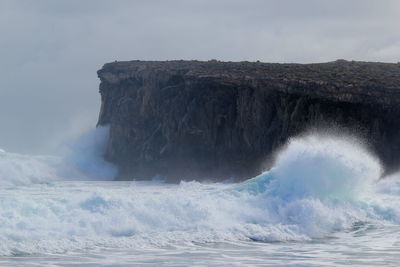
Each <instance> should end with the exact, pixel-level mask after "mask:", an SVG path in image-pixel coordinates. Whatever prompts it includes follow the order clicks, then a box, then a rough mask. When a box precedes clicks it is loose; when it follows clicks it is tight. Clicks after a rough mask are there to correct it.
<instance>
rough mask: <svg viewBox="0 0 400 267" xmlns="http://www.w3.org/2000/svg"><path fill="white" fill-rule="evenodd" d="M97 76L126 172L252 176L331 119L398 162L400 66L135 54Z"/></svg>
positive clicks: (114, 155) (116, 155) (392, 165)
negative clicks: (293, 142)
mask: <svg viewBox="0 0 400 267" xmlns="http://www.w3.org/2000/svg"><path fill="white" fill-rule="evenodd" d="M98 76H99V78H100V80H101V83H100V93H101V100H102V104H101V111H100V116H99V121H98V124H99V125H110V138H109V143H108V147H107V152H106V155H105V157H106V159H107V160H109V161H111V162H113V163H115V164H116V165H117V166H118V167H119V175H118V179H121V180H131V179H151V178H152V177H154V176H156V175H160V176H163V177H165V178H166V179H167V180H168V181H171V182H175V181H179V180H192V179H198V180H201V179H213V180H223V179H227V178H230V177H234V178H236V179H245V178H250V177H252V176H254V175H257V174H259V173H260V172H261V171H262V170H264V169H265V168H267V167H268V163H269V162H271V160H272V158H273V153H274V152H275V151H276V150H277V149H278V148H280V147H281V146H282V145H283V144H285V142H287V140H288V138H290V137H293V136H296V135H299V134H301V133H302V132H304V131H306V130H308V129H310V128H324V127H325V128H326V127H328V128H329V127H332V126H333V127H338V128H340V129H345V130H346V131H349V132H350V133H355V134H357V135H361V136H363V137H364V138H365V139H366V140H367V141H368V144H369V146H370V149H371V150H372V151H373V152H374V153H375V154H376V155H378V156H379V158H380V159H381V161H382V164H383V166H384V168H385V170H386V172H387V173H390V172H392V171H394V170H396V169H397V167H399V166H400V64H390V63H371V62H354V61H351V62H349V61H344V60H338V61H335V62H329V63H321V64H269V63H259V62H254V63H251V62H219V61H215V60H212V61H208V62H200V61H127V62H114V63H108V64H105V65H104V66H103V68H102V69H101V70H99V71H98Z"/></svg>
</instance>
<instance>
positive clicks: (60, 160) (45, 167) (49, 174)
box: [0, 127, 117, 186]
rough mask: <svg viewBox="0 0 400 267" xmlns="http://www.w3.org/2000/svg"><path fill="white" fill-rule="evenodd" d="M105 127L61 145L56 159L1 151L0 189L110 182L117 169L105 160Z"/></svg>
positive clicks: (106, 136)
mask: <svg viewBox="0 0 400 267" xmlns="http://www.w3.org/2000/svg"><path fill="white" fill-rule="evenodd" d="M108 132H109V129H108V127H97V128H95V129H92V130H90V131H88V132H87V133H85V134H83V135H81V136H79V137H78V138H76V139H74V140H71V141H70V142H68V143H66V144H64V145H63V146H62V148H61V149H60V150H62V153H59V154H60V155H58V156H31V155H21V154H16V153H10V152H6V151H4V150H2V149H0V186H21V185H30V184H36V183H50V182H55V181H63V180H112V179H113V178H114V177H115V175H116V172H117V171H116V168H115V166H113V165H112V164H110V163H108V162H106V161H104V159H103V157H102V155H103V154H104V152H105V149H106V140H107V139H108Z"/></svg>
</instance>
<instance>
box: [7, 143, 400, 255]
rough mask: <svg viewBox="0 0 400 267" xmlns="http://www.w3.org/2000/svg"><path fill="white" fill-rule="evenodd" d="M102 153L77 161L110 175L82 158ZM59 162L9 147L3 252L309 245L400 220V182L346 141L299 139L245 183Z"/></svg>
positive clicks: (360, 147)
mask: <svg viewBox="0 0 400 267" xmlns="http://www.w3.org/2000/svg"><path fill="white" fill-rule="evenodd" d="M85 151H88V149H85ZM89 151H90V149H89ZM92 151H93V150H92ZM95 154H96V155H98V154H99V153H98V151H97V152H96V153H92V152H90V153H88V154H80V155H78V156H77V157H79V160H77V161H78V162H80V163H84V164H81V165H79V164H75V165H72V166H79V168H80V169H82V168H83V169H85V168H84V167H85V166H84V165H85V164H88V165H90V168H89V169H90V172H89V173H90V174H91V175H92V176H93V175H96V173H98V170H99V169H98V168H97V167H96V166H100V173H102V172H104V169H102V168H104V167H102V166H103V165H102V162H101V161H99V160H98V159H96V160H94V161H93V160H88V158H86V159H84V160H82V155H84V157H89V158H90V157H92V156H93V155H95ZM71 155H73V154H71ZM88 155H89V156H88ZM72 157H73V156H72ZM49 162H50V161H49V160H48V159H47V158H37V157H28V156H19V155H13V154H8V153H6V152H2V153H0V164H1V167H2V168H1V169H0V170H1V172H0V179H1V182H0V184H1V185H3V186H2V187H1V188H0V255H20V254H32V253H59V252H64V251H76V250H82V249H96V248H97V249H99V248H124V249H130V250H132V249H136V250H137V249H140V248H147V249H148V248H153V249H154V248H162V247H165V246H181V245H184V244H186V245H188V244H194V243H196V244H197V243H199V244H208V243H209V242H212V243H215V242H234V243H237V244H239V243H241V242H250V241H262V242H276V241H279V242H282V241H284V242H289V241H301V242H304V241H310V240H316V239H319V238H327V237H333V236H338V235H339V236H340V235H341V234H343V233H347V232H350V233H353V232H354V231H357V232H359V231H361V230H362V229H364V230H365V231H367V230H368V229H369V228H368V227H369V226H368V225H373V226H374V227H375V228H379V227H383V228H384V229H385V227H388V226H394V225H399V224H400V207H399V205H398V203H399V200H400V199H399V197H400V194H399V192H400V182H399V180H398V179H397V178H391V179H389V180H383V181H379V177H380V175H381V168H380V165H379V163H378V161H377V160H376V159H375V158H374V157H373V156H372V155H370V154H369V153H368V151H366V150H365V149H364V148H363V146H362V145H360V144H356V143H354V142H352V141H348V140H346V139H344V138H341V139H338V138H329V137H318V136H308V137H303V138H298V139H294V140H292V141H291V142H290V143H289V144H288V146H287V147H286V148H285V149H284V150H283V151H281V152H280V154H279V156H278V158H277V161H276V164H275V167H273V168H272V169H271V170H270V171H268V172H265V173H263V174H261V175H259V176H257V177H255V178H252V179H250V180H248V181H245V182H243V183H240V184H218V183H217V184H201V183H197V182H182V183H180V184H179V185H167V184H162V183H157V182H131V183H129V182H110V181H108V182H95V181H91V182H90V181H89V182H83V181H65V180H70V179H67V178H69V177H65V176H68V175H67V174H68V172H65V169H62V171H60V169H57V168H59V166H60V164H61V163H62V162H61V163H60V162H57V164H54V163H51V164H48V163H49ZM67 162H74V159H73V158H72V159H71V158H69V160H68V161H67ZM88 162H89V163H88ZM93 162H95V164H92V163H93ZM8 165H10V166H12V167H7V166H8ZM61 165H62V164H61ZM54 166H56V167H54ZM69 166H71V165H69ZM93 166H94V167H93ZM7 168H8V169H7ZM69 168H70V167H69ZM107 169H108V168H106V170H107ZM60 172H61V173H62V174H63V175H59V173H60ZM81 172H82V171H79V172H78V171H77V172H73V173H81ZM111 173H112V172H111ZM32 177H35V178H32ZM39 178H40V179H39ZM12 179H15V181H14V182H12V181H11V180H12ZM63 179H64V181H62V180H63ZM101 179H103V178H101ZM43 182H46V183H44V184H43ZM29 183H31V184H30V185H29V186H20V185H28V184H29ZM38 183H39V184H38ZM4 185H7V186H4ZM11 185H12V187H10V186H11ZM367 226H368V227H367ZM360 229H361V230H360Z"/></svg>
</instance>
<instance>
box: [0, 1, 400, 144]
mask: <svg viewBox="0 0 400 267" xmlns="http://www.w3.org/2000/svg"><path fill="white" fill-rule="evenodd" d="M399 23H400V1H396V0H386V1H384V2H383V1H377V0H376V1H372V0H353V1H345V0H336V1H321V0H302V1H301V0H297V1H289V0H275V1H266V0H252V1H248V0H219V1H215V0H201V1H194V0H163V1H161V0H153V1H152V0H137V1H128V0H119V1H104V0H88V1H78V0H69V1H52V0H38V1H24V0H3V1H1V2H0V36H1V38H0V73H1V79H0V124H1V131H0V147H4V148H6V149H7V150H11V151H16V152H46V151H47V150H48V149H49V147H48V142H47V141H48V140H49V138H51V139H52V140H53V139H57V138H55V137H54V136H57V135H63V133H64V132H65V130H66V129H65V128H66V127H69V126H68V122H70V121H76V120H77V118H78V119H79V117H81V114H86V115H85V116H86V117H89V118H91V119H90V120H92V122H93V125H95V124H96V118H97V112H98V109H99V101H100V97H99V95H98V89H97V88H98V83H99V81H98V79H97V77H96V70H97V69H99V68H100V67H101V66H102V65H103V64H104V63H105V62H110V61H114V60H131V59H150V60H166V59H199V60H208V59H211V58H215V59H220V60H232V61H237V60H261V61H266V62H301V63H307V62H322V61H331V60H335V59H338V58H345V59H349V60H367V61H386V62H397V61H400V59H399V57H400V35H399V34H398V25H399ZM87 114H89V115H87ZM90 120H87V121H90ZM67 130H68V129H67Z"/></svg>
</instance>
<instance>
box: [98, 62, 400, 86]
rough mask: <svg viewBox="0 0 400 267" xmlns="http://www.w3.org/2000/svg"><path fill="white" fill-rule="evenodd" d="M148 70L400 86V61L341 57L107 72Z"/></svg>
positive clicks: (133, 66) (120, 66)
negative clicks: (319, 61)
mask: <svg viewBox="0 0 400 267" xmlns="http://www.w3.org/2000/svg"><path fill="white" fill-rule="evenodd" d="M146 70H152V71H167V72H178V73H180V74H184V75H190V76H203V77H206V76H208V77H216V78H217V77H225V78H230V79H243V78H246V79H274V80H275V79H278V80H302V81H306V82H309V81H314V82H318V83H321V82H322V83H338V82H340V83H342V84H353V85H356V86H358V87H359V86H362V87H374V88H382V87H385V88H393V89H394V88H395V89H398V90H400V63H397V64H396V63H379V62H359V61H346V60H337V61H334V62H328V63H315V64H294V63H287V64H280V63H261V62H247V61H244V62H222V61H216V60H210V61H184V60H175V61H139V60H135V61H120V62H117V61H116V62H112V63H107V64H105V65H104V66H103V68H102V69H101V70H99V72H98V73H99V77H102V74H103V73H112V74H122V73H129V72H131V73H132V72H135V73H136V72H142V71H146Z"/></svg>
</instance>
